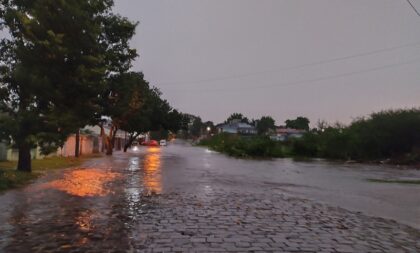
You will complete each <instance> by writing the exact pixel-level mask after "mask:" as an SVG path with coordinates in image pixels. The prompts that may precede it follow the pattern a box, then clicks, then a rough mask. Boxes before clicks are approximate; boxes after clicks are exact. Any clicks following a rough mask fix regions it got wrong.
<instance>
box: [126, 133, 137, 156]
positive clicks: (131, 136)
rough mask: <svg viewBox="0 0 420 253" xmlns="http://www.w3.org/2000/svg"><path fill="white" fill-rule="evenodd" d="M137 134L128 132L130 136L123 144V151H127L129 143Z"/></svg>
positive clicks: (131, 142)
mask: <svg viewBox="0 0 420 253" xmlns="http://www.w3.org/2000/svg"><path fill="white" fill-rule="evenodd" d="M137 136H138V135H133V134H130V137H129V138H128V140H127V142H126V143H125V145H124V152H127V149H128V148H129V147H130V146H131V144H133V141H134V140H135V139H136V138H137Z"/></svg>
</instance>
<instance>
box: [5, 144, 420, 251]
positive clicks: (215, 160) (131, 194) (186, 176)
mask: <svg viewBox="0 0 420 253" xmlns="http://www.w3.org/2000/svg"><path fill="white" fill-rule="evenodd" d="M396 176H400V177H410V178H416V177H417V178H420V171H413V170H406V171H398V170H395V169H388V168H384V167H380V166H365V165H343V164H332V163H327V162H322V161H318V162H313V163H303V162H295V161H292V160H290V159H278V160H265V161H256V160H241V159H233V158H229V157H226V156H224V155H221V154H218V153H215V152H211V151H208V150H206V149H203V148H197V147H191V146H189V145H170V146H168V147H162V148H159V147H149V148H147V147H143V148H140V149H139V150H138V151H131V152H129V153H126V154H124V153H118V152H117V153H115V154H114V156H112V157H102V158H99V159H96V160H93V161H90V162H87V163H86V164H84V165H83V168H76V169H67V170H62V171H59V172H55V173H51V174H49V175H48V176H46V177H42V178H40V179H38V180H37V181H35V182H34V183H33V184H32V185H29V186H27V187H25V188H22V189H16V190H13V191H9V192H6V193H3V194H0V252H4V251H5V252H45V251H54V250H58V251H59V250H63V251H71V250H73V249H77V250H79V251H80V252H83V251H89V250H94V251H98V252H99V251H102V250H105V249H106V250H109V249H118V250H121V251H125V250H127V249H129V247H130V246H129V242H128V241H129V238H130V237H133V234H136V231H135V226H133V223H134V221H135V220H136V218H138V217H140V215H142V214H143V213H144V212H143V211H142V210H144V209H145V208H149V207H150V205H151V204H150V203H148V202H147V199H148V196H149V195H150V194H151V193H157V194H159V193H171V192H177V193H180V194H182V193H185V192H189V193H194V195H195V194H197V195H203V196H209V198H210V197H211V196H212V195H213V194H214V193H217V192H229V191H232V192H233V191H240V192H247V193H257V192H258V193H267V194H270V193H272V192H281V193H290V194H299V195H300V196H303V197H304V198H313V199H315V200H317V201H318V200H320V201H324V202H327V203H329V204H332V205H338V206H342V207H345V208H350V209H355V210H358V211H363V212H366V213H368V214H370V215H374V216H384V217H389V218H393V219H395V220H397V221H399V222H405V223H407V224H410V225H412V226H417V227H420V198H419V197H418V191H419V190H420V186H417V185H411V186H408V185H395V184H374V183H371V182H368V181H367V180H366V178H381V177H386V178H390V177H396ZM139 236H140V235H139ZM94 242H98V243H94ZM92 245H93V246H92Z"/></svg>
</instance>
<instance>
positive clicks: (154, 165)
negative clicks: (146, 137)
mask: <svg viewBox="0 0 420 253" xmlns="http://www.w3.org/2000/svg"><path fill="white" fill-rule="evenodd" d="M160 166H161V155H160V148H158V147H149V148H148V149H147V154H146V156H145V157H144V185H145V187H146V188H147V190H148V191H149V192H151V193H161V192H162V175H161V167H160Z"/></svg>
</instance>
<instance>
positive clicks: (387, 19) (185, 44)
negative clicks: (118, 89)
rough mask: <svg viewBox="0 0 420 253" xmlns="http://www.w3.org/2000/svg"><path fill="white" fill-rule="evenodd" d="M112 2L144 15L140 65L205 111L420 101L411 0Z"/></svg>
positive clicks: (417, 32) (343, 109) (307, 112)
mask: <svg viewBox="0 0 420 253" xmlns="http://www.w3.org/2000/svg"><path fill="white" fill-rule="evenodd" d="M412 2H413V4H416V6H418V8H420V0H412ZM115 10H116V12H118V13H120V14H121V15H123V16H127V17H129V18H130V19H131V20H136V21H140V25H139V26H138V29H137V35H136V37H135V38H134V40H133V42H132V46H133V47H135V48H137V49H138V51H139V53H140V57H139V58H138V60H137V62H136V63H135V65H134V70H138V71H143V72H144V74H145V76H146V78H147V79H148V81H149V82H150V83H151V84H153V85H155V86H157V87H159V88H160V89H161V90H162V92H163V93H164V97H165V98H166V99H168V101H169V102H170V103H171V104H172V105H173V106H174V107H175V108H178V109H180V110H181V111H183V112H189V113H193V114H196V115H199V116H201V117H202V118H203V119H204V120H212V121H215V122H220V121H222V120H224V119H226V117H227V116H228V115H229V114H230V113H232V112H241V113H243V114H245V115H246V116H248V117H250V118H257V117H261V116H262V115H271V116H273V117H274V118H275V119H276V121H277V124H281V123H283V121H284V120H285V119H288V118H294V117H297V116H300V115H302V116H307V117H309V118H310V119H311V121H312V122H316V121H317V120H318V119H325V120H328V121H341V122H349V121H351V119H352V118H355V117H357V116H361V115H366V114H369V113H371V112H372V111H377V110H381V109H387V108H404V107H414V106H416V107H418V106H420V17H419V16H417V15H416V13H415V12H414V11H413V9H411V7H410V6H409V5H408V3H407V2H406V1H405V0H370V1H366V0H352V1H348V0H341V1H339V0H316V1H314V0H176V1H174V0H135V1H134V0H116V8H115ZM343 58H344V59H343ZM340 59H343V60H340Z"/></svg>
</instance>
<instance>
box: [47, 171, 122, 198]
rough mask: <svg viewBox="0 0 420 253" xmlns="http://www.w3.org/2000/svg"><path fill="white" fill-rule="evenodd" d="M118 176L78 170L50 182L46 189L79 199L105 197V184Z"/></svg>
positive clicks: (102, 172) (106, 192)
mask: <svg viewBox="0 0 420 253" xmlns="http://www.w3.org/2000/svg"><path fill="white" fill-rule="evenodd" d="M119 176H120V174H119V173H114V172H110V171H106V170H103V169H101V170H100V169H78V170H72V171H69V172H67V173H65V174H64V178H63V179H59V180H55V181H52V182H50V183H48V184H47V187H50V188H53V189H56V190H60V191H63V192H66V193H68V194H70V195H74V196H79V197H93V196H105V195H108V194H109V193H110V191H109V190H107V189H106V188H105V184H106V183H108V182H110V181H113V180H114V179H115V178H117V177H119Z"/></svg>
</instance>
